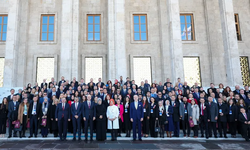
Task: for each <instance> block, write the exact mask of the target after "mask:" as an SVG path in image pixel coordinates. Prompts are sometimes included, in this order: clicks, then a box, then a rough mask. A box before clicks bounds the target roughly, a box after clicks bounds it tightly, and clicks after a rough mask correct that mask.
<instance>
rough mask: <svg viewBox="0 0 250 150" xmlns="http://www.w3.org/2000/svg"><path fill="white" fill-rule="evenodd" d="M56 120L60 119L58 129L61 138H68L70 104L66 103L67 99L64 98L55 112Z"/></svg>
mask: <svg viewBox="0 0 250 150" xmlns="http://www.w3.org/2000/svg"><path fill="white" fill-rule="evenodd" d="M55 118H56V121H58V130H59V136H60V140H61V141H63V140H66V137H67V130H68V121H70V106H69V104H68V103H66V99H65V98H62V103H60V104H58V105H57V107H56V112H55Z"/></svg>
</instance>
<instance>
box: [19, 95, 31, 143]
mask: <svg viewBox="0 0 250 150" xmlns="http://www.w3.org/2000/svg"><path fill="white" fill-rule="evenodd" d="M28 110H29V103H28V99H27V98H25V99H24V100H23V102H22V103H21V104H20V106H19V109H18V120H19V121H20V124H21V126H22V131H19V137H20V138H22V137H25V131H26V126H27V122H28Z"/></svg>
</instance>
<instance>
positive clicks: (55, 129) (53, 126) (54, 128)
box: [49, 99, 59, 137]
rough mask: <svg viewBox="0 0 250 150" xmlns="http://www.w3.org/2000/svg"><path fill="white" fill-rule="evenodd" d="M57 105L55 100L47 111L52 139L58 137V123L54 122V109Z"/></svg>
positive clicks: (57, 101)
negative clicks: (52, 134)
mask: <svg viewBox="0 0 250 150" xmlns="http://www.w3.org/2000/svg"><path fill="white" fill-rule="evenodd" d="M58 103H59V100H58V99H55V100H54V101H53V103H52V104H51V106H50V109H49V117H50V120H51V127H50V130H51V131H52V132H53V133H54V137H58V122H57V121H56V118H55V112H56V107H57V104H58Z"/></svg>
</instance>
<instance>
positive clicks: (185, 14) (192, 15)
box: [180, 13, 196, 41]
mask: <svg viewBox="0 0 250 150" xmlns="http://www.w3.org/2000/svg"><path fill="white" fill-rule="evenodd" d="M181 16H184V17H185V23H182V22H181V20H180V26H181V25H182V24H184V25H185V29H186V31H187V25H188V24H191V34H193V38H192V36H191V40H188V32H186V40H182V37H181V40H182V41H195V40H196V37H195V28H194V14H192V13H183V14H182V13H181V14H180V17H181ZM186 16H190V17H191V23H187V17H186ZM181 34H182V29H181Z"/></svg>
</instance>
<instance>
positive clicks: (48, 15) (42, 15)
mask: <svg viewBox="0 0 250 150" xmlns="http://www.w3.org/2000/svg"><path fill="white" fill-rule="evenodd" d="M44 16H47V17H48V20H47V32H46V34H47V40H42V33H45V32H42V29H43V17H44ZM50 16H53V17H54V24H53V25H54V30H53V40H49V33H52V32H49V25H52V24H50V23H49V17H50ZM55 17H56V15H55V14H41V20H40V21H41V23H40V42H55V20H56V18H55Z"/></svg>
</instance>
